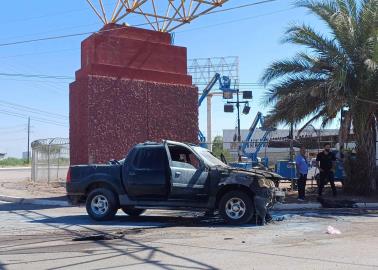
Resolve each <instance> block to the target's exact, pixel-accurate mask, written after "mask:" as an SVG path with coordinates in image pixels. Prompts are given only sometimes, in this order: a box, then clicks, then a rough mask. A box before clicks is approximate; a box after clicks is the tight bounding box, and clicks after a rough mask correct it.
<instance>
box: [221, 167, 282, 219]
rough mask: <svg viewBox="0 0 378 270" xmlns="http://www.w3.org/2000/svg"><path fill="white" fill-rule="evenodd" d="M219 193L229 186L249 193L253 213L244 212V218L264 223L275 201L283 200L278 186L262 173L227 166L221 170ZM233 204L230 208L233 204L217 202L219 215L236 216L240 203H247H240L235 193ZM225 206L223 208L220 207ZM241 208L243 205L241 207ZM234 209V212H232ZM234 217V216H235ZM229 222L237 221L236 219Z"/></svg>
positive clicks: (225, 216) (268, 217)
mask: <svg viewBox="0 0 378 270" xmlns="http://www.w3.org/2000/svg"><path fill="white" fill-rule="evenodd" d="M219 188H220V193H219V194H222V193H223V192H222V190H223V189H224V190H227V189H228V190H229V189H231V188H235V190H240V191H242V192H244V193H246V194H248V195H249V197H250V198H252V199H251V201H252V204H253V205H252V208H253V211H252V212H253V213H252V214H251V213H244V214H246V215H247V217H246V219H248V218H249V219H250V220H251V219H252V217H255V218H256V221H259V222H261V223H265V222H266V221H269V220H270V219H271V218H270V214H269V210H270V209H271V208H272V207H273V205H274V204H275V203H276V202H280V201H282V200H283V198H284V196H285V194H284V192H282V191H281V190H280V189H279V188H277V187H276V186H275V183H274V181H273V180H271V179H268V178H266V177H265V176H264V175H262V174H259V173H256V172H251V171H247V170H242V169H233V168H228V169H227V170H224V171H223V172H222V177H221V181H220V182H219ZM234 200H235V204H236V207H234V208H232V207H233V206H234V204H232V203H231V204H229V205H227V204H226V205H223V204H222V202H220V203H219V211H220V213H221V215H222V216H223V217H224V218H226V219H228V218H230V219H232V218H233V216H235V217H237V215H238V213H237V210H239V208H240V207H238V206H239V205H240V204H243V203H244V204H246V203H247V204H248V201H247V202H243V203H241V201H243V200H242V199H241V200H240V198H239V199H238V198H237V194H236V195H235V198H234ZM222 207H225V209H222ZM242 208H243V207H242ZM232 210H234V213H233V212H232ZM235 219H236V218H235ZM227 221H228V222H229V223H239V222H237V221H235V222H232V220H231V222H230V220H227Z"/></svg>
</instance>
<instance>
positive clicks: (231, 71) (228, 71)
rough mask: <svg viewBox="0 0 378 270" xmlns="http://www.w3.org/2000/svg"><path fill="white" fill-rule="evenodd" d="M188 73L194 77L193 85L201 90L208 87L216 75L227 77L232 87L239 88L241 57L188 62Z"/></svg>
mask: <svg viewBox="0 0 378 270" xmlns="http://www.w3.org/2000/svg"><path fill="white" fill-rule="evenodd" d="M188 73H189V74H190V75H191V76H192V80H193V84H195V85H197V86H198V87H200V88H201V86H206V85H207V84H208V83H209V82H210V81H211V79H212V78H213V76H214V75H215V74H216V73H219V74H220V75H221V76H227V77H229V78H230V80H231V82H232V86H234V87H236V88H238V87H239V57H238V56H226V57H212V58H195V59H189V60H188Z"/></svg>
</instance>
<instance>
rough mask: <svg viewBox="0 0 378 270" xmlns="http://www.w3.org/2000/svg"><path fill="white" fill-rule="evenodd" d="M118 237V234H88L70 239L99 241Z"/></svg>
mask: <svg viewBox="0 0 378 270" xmlns="http://www.w3.org/2000/svg"><path fill="white" fill-rule="evenodd" d="M116 238H119V236H113V235H109V234H90V235H84V236H78V237H75V238H73V239H72V241H101V240H113V239H116Z"/></svg>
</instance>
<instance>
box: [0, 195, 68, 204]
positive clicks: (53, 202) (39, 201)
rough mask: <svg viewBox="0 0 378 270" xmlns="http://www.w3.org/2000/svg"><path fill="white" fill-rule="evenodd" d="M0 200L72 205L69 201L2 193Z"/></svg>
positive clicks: (20, 202) (18, 202)
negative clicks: (13, 195)
mask: <svg viewBox="0 0 378 270" xmlns="http://www.w3.org/2000/svg"><path fill="white" fill-rule="evenodd" d="M0 201H4V202H10V203H17V204H35V205H45V206H61V207H67V206H70V203H69V202H68V201H59V200H49V199H33V198H21V197H12V196H5V195H0Z"/></svg>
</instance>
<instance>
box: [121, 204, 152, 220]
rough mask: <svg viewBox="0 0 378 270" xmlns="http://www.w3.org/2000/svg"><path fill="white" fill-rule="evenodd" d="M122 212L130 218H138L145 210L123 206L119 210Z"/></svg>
mask: <svg viewBox="0 0 378 270" xmlns="http://www.w3.org/2000/svg"><path fill="white" fill-rule="evenodd" d="M121 209H122V211H123V212H124V213H125V214H127V215H128V216H130V217H139V216H140V215H141V214H143V213H144V212H146V209H138V208H134V207H132V206H124V207H122V208H121Z"/></svg>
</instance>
